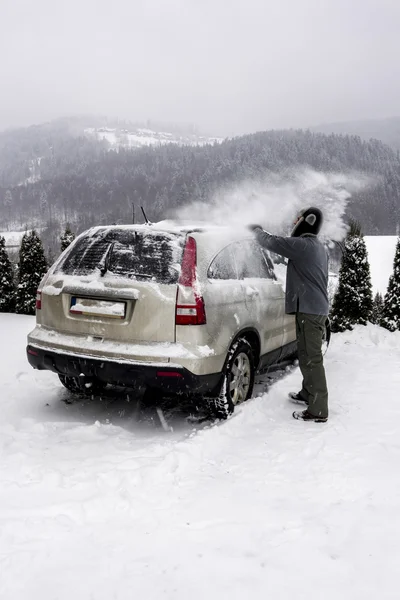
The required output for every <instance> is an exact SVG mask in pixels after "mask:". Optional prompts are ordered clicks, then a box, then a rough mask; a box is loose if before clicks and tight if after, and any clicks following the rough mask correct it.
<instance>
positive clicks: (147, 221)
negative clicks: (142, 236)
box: [140, 206, 153, 225]
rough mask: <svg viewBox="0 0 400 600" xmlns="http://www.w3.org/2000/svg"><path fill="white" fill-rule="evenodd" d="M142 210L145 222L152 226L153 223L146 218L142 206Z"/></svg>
mask: <svg viewBox="0 0 400 600" xmlns="http://www.w3.org/2000/svg"><path fill="white" fill-rule="evenodd" d="M140 208H141V211H142V213H143V217H144V222H145V223H146V225H152V224H153V223H151V222H150V221H149V220H148V218H147V217H146V213H145V212H144V208H143V206H141V207H140Z"/></svg>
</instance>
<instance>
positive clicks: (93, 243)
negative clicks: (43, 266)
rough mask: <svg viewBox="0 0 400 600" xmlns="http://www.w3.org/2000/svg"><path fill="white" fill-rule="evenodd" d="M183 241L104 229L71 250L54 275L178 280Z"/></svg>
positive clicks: (155, 233)
mask: <svg viewBox="0 0 400 600" xmlns="http://www.w3.org/2000/svg"><path fill="white" fill-rule="evenodd" d="M184 241H185V238H184V236H183V235H181V234H175V233H168V232H163V231H157V230H151V229H149V230H148V231H135V230H133V229H117V228H107V229H98V230H96V231H95V232H94V233H93V232H89V233H88V235H85V236H83V237H81V238H79V239H78V240H77V241H76V242H75V244H73V246H72V247H71V250H70V252H69V253H68V254H67V255H66V257H65V259H64V260H63V261H62V263H61V264H60V266H59V267H58V269H57V271H58V272H62V273H64V274H65V275H78V276H79V275H89V274H91V273H95V272H98V273H99V274H100V276H101V275H105V274H106V273H107V274H108V275H109V274H113V275H115V276H119V277H125V278H130V279H138V280H142V281H144V280H149V281H156V282H158V283H176V282H177V281H178V278H179V272H180V265H181V261H182V254H183V247H184Z"/></svg>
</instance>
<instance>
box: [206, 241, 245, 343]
mask: <svg viewBox="0 0 400 600" xmlns="http://www.w3.org/2000/svg"><path fill="white" fill-rule="evenodd" d="M207 281H208V285H207V287H206V289H204V298H205V302H206V307H207V329H208V331H209V333H210V337H211V338H212V339H213V342H212V345H213V347H214V348H217V349H218V350H219V351H221V352H222V351H226V349H227V348H229V346H230V343H231V341H232V339H233V338H234V337H235V335H236V334H237V332H238V331H240V329H242V328H244V327H245V324H246V321H247V320H248V314H247V308H246V301H245V294H244V288H243V285H242V282H240V281H239V278H238V272H237V266H236V261H235V256H234V253H233V250H232V244H228V245H227V246H225V247H224V248H223V249H221V250H220V251H219V252H218V253H217V254H216V256H214V258H213V260H212V261H211V264H210V266H209V268H208V272H207Z"/></svg>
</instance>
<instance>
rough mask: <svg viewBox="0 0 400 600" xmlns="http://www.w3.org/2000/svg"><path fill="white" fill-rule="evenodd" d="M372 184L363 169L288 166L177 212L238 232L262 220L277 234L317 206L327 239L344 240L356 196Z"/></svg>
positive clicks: (289, 227) (287, 229)
mask: <svg viewBox="0 0 400 600" xmlns="http://www.w3.org/2000/svg"><path fill="white" fill-rule="evenodd" d="M370 183H371V180H370V179H369V178H368V177H366V176H365V175H363V174H359V173H350V174H349V173H347V174H339V173H336V174H335V173H320V172H317V171H313V170H311V169H296V170H285V172H284V173H279V174H277V173H268V175H266V176H265V177H264V178H261V179H260V178H259V179H256V180H246V181H243V182H242V183H240V184H235V185H231V186H229V187H225V188H223V189H220V190H219V191H218V192H217V193H216V194H214V196H213V197H212V199H211V200H210V201H209V202H196V203H192V204H190V205H187V206H185V207H182V208H180V209H179V210H178V214H177V216H178V217H179V218H180V219H190V220H192V221H193V220H198V221H207V222H208V223H212V224H215V225H224V226H228V227H230V228H232V229H235V230H239V229H243V228H244V227H245V226H246V224H249V223H258V224H260V225H261V226H262V227H264V228H265V229H267V230H268V231H270V232H271V233H275V234H280V235H288V234H289V232H290V230H291V228H292V224H293V221H294V219H295V217H296V214H297V213H298V212H299V211H300V210H301V209H302V208H304V207H307V206H316V207H318V208H320V209H321V210H322V212H323V214H324V226H323V230H322V232H321V235H322V237H323V238H324V239H326V240H332V241H340V240H342V239H343V238H344V237H345V235H346V230H347V227H346V223H345V220H344V215H345V211H346V208H347V204H348V201H349V199H350V198H351V195H352V194H353V193H354V192H357V191H360V190H361V189H363V188H365V187H367V186H368V185H369V184H370Z"/></svg>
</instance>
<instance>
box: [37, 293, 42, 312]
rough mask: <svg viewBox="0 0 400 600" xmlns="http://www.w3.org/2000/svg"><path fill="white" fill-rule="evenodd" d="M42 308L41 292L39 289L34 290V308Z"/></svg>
mask: <svg viewBox="0 0 400 600" xmlns="http://www.w3.org/2000/svg"><path fill="white" fill-rule="evenodd" d="M41 308H42V292H39V290H38V291H37V292H36V310H41Z"/></svg>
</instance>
